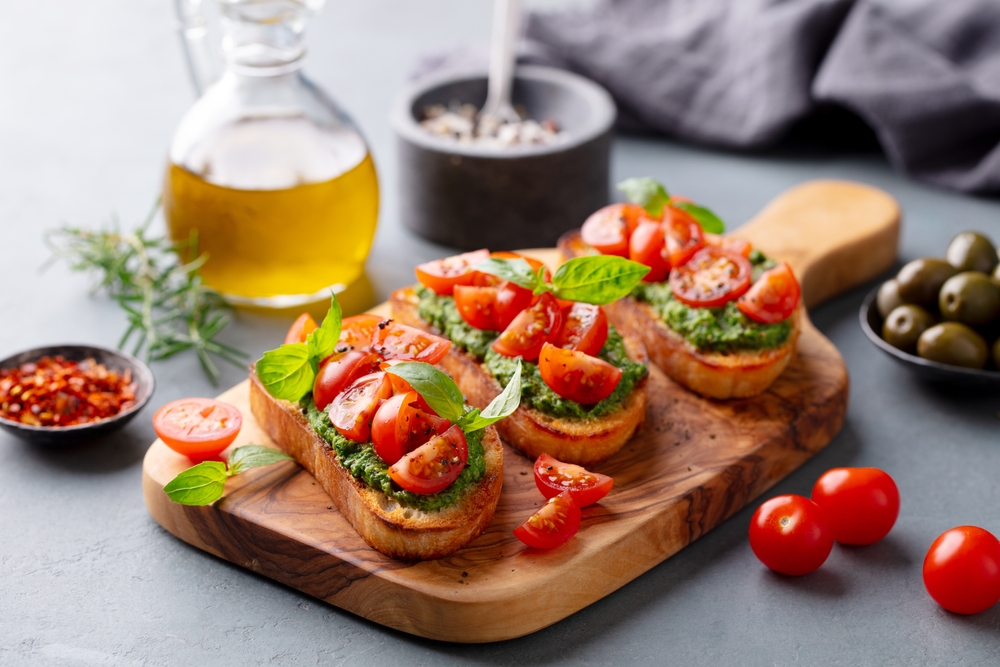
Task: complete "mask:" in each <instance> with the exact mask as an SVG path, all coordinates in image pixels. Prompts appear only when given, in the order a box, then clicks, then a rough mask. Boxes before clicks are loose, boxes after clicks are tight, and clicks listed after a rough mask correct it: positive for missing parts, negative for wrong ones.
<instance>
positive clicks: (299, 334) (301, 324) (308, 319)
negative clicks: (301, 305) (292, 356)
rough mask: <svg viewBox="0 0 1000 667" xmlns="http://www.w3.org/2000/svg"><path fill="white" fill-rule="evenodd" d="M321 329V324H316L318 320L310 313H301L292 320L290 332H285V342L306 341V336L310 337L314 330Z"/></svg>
mask: <svg viewBox="0 0 1000 667" xmlns="http://www.w3.org/2000/svg"><path fill="white" fill-rule="evenodd" d="M316 329H319V325H318V324H316V320H314V319H313V318H312V315H310V314H309V313H302V314H301V315H299V317H298V319H296V320H295V321H294V322H292V326H291V327H290V328H289V329H288V333H287V334H285V344H286V345H287V344H291V343H304V342H306V338H308V337H309V334H311V333H312V332H313V331H316Z"/></svg>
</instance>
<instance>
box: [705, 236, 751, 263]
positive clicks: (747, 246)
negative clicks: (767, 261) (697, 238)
mask: <svg viewBox="0 0 1000 667" xmlns="http://www.w3.org/2000/svg"><path fill="white" fill-rule="evenodd" d="M704 236H705V245H710V246H715V247H716V248H722V249H723V250H729V251H731V252H735V253H737V254H739V255H743V256H744V257H746V258H747V259H749V258H750V253H752V252H753V245H752V244H751V243H750V242H749V241H747V240H746V239H740V238H736V237H735V236H720V235H719V234H710V233H708V232H705V235H704Z"/></svg>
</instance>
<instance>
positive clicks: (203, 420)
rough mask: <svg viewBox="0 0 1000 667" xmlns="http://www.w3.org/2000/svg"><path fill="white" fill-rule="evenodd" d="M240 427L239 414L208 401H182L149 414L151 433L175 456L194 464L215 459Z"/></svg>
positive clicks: (220, 402) (188, 399)
mask: <svg viewBox="0 0 1000 667" xmlns="http://www.w3.org/2000/svg"><path fill="white" fill-rule="evenodd" d="M242 426H243V415H241V414H240V411H239V410H237V409H236V408H234V407H233V406H231V405H229V404H228V403H223V402H222V401H216V400H213V399H211V398H182V399H180V400H179V401H172V402H170V403H167V404H166V405H164V406H163V407H162V408H160V409H159V410H157V411H156V414H155V415H153V430H154V431H156V435H158V436H160V440H162V441H163V442H165V443H166V445H167V446H168V447H170V449H172V450H174V451H175V452H177V453H178V454H183V455H185V456H187V457H189V458H192V459H194V460H196V461H203V460H205V459H211V458H215V457H216V456H218V455H219V454H220V453H221V452H222V450H224V449H225V448H226V447H228V446H229V445H231V444H233V440H235V439H236V436H237V435H239V432H240V427H242Z"/></svg>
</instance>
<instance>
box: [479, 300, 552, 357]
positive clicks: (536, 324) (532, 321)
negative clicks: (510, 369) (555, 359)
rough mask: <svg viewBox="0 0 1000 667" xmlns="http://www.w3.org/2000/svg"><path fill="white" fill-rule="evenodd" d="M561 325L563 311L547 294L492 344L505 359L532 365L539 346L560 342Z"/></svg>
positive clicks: (520, 314)
mask: <svg viewBox="0 0 1000 667" xmlns="http://www.w3.org/2000/svg"><path fill="white" fill-rule="evenodd" d="M562 324H563V315H562V309H561V308H560V307H559V303H558V302H557V301H556V299H555V297H554V296H552V295H551V294H549V293H548V292H546V293H545V294H543V295H542V296H541V297H540V298H539V299H538V303H536V304H535V305H534V306H532V307H531V308H525V309H524V310H522V311H521V312H520V313H518V314H517V317H515V318H514V320H513V321H512V322H511V323H510V325H509V326H508V327H507V328H506V329H504V330H503V333H502V334H500V337H499V338H497V339H496V340H495V341H493V349H494V350H496V351H497V352H499V353H500V354H502V355H504V356H505V357H521V358H523V359H524V360H526V361H534V360H535V359H538V355H539V354H540V353H541V351H542V345H544V344H545V343H547V342H552V341H556V340H559V335H560V333H561V332H562Z"/></svg>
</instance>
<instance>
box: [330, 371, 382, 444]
mask: <svg viewBox="0 0 1000 667" xmlns="http://www.w3.org/2000/svg"><path fill="white" fill-rule="evenodd" d="M391 396H392V383H391V382H389V378H388V376H387V374H386V373H385V372H383V371H378V372H376V373H369V374H368V375H362V376H361V377H359V378H358V379H357V380H355V381H354V382H352V383H351V386H349V387H348V388H347V389H346V390H345V391H344V392H342V393H341V394H340V395H338V396H337V398H335V399H333V402H332V403H330V407H329V409H328V413H329V415H330V423H331V424H333V427H334V428H335V429H337V431H338V432H339V433H340V435H342V436H344V437H345V438H347V439H348V440H353V441H354V442H368V440H369V438H370V437H371V432H372V419H373V418H374V417H375V411H376V410H378V407H379V404H380V403H381V402H382V401H386V400H388V399H389V398H390V397H391Z"/></svg>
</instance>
